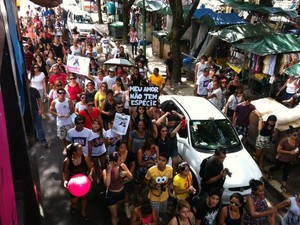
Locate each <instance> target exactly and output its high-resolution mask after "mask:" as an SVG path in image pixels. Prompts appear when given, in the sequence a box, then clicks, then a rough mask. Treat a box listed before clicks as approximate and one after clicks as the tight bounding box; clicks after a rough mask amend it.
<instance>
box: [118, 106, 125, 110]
mask: <svg viewBox="0 0 300 225" xmlns="http://www.w3.org/2000/svg"><path fill="white" fill-rule="evenodd" d="M116 108H117V109H122V108H124V106H117V107H116Z"/></svg>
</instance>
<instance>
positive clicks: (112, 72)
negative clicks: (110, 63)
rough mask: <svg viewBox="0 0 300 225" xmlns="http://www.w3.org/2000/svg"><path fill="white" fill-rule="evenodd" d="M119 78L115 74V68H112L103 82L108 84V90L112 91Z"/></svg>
mask: <svg viewBox="0 0 300 225" xmlns="http://www.w3.org/2000/svg"><path fill="white" fill-rule="evenodd" d="M116 81H117V76H116V72H115V67H110V68H109V69H108V76H105V77H104V79H103V82H106V83H107V89H112V86H113V85H114V84H115V83H116Z"/></svg>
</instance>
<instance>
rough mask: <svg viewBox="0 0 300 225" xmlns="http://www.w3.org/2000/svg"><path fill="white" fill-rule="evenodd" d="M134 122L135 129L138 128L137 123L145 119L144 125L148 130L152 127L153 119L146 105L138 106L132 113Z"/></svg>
mask: <svg viewBox="0 0 300 225" xmlns="http://www.w3.org/2000/svg"><path fill="white" fill-rule="evenodd" d="M131 119H132V124H133V129H137V127H136V126H137V124H138V122H139V121H141V120H142V121H144V126H145V129H146V130H150V129H151V119H150V117H149V116H148V114H147V108H146V107H145V106H138V107H136V111H135V113H132V118H131Z"/></svg>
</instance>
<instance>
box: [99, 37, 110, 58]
mask: <svg viewBox="0 0 300 225" xmlns="http://www.w3.org/2000/svg"><path fill="white" fill-rule="evenodd" d="M100 43H101V47H102V53H103V54H104V55H105V60H107V59H108V55H109V51H110V38H109V37H108V36H107V33H104V34H103V38H101V40H100Z"/></svg>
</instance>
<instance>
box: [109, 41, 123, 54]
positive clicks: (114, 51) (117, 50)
mask: <svg viewBox="0 0 300 225" xmlns="http://www.w3.org/2000/svg"><path fill="white" fill-rule="evenodd" d="M120 47H121V44H120V42H119V41H116V47H114V48H113V49H112V51H111V55H112V57H113V58H117V55H118V54H119V53H120Z"/></svg>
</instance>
